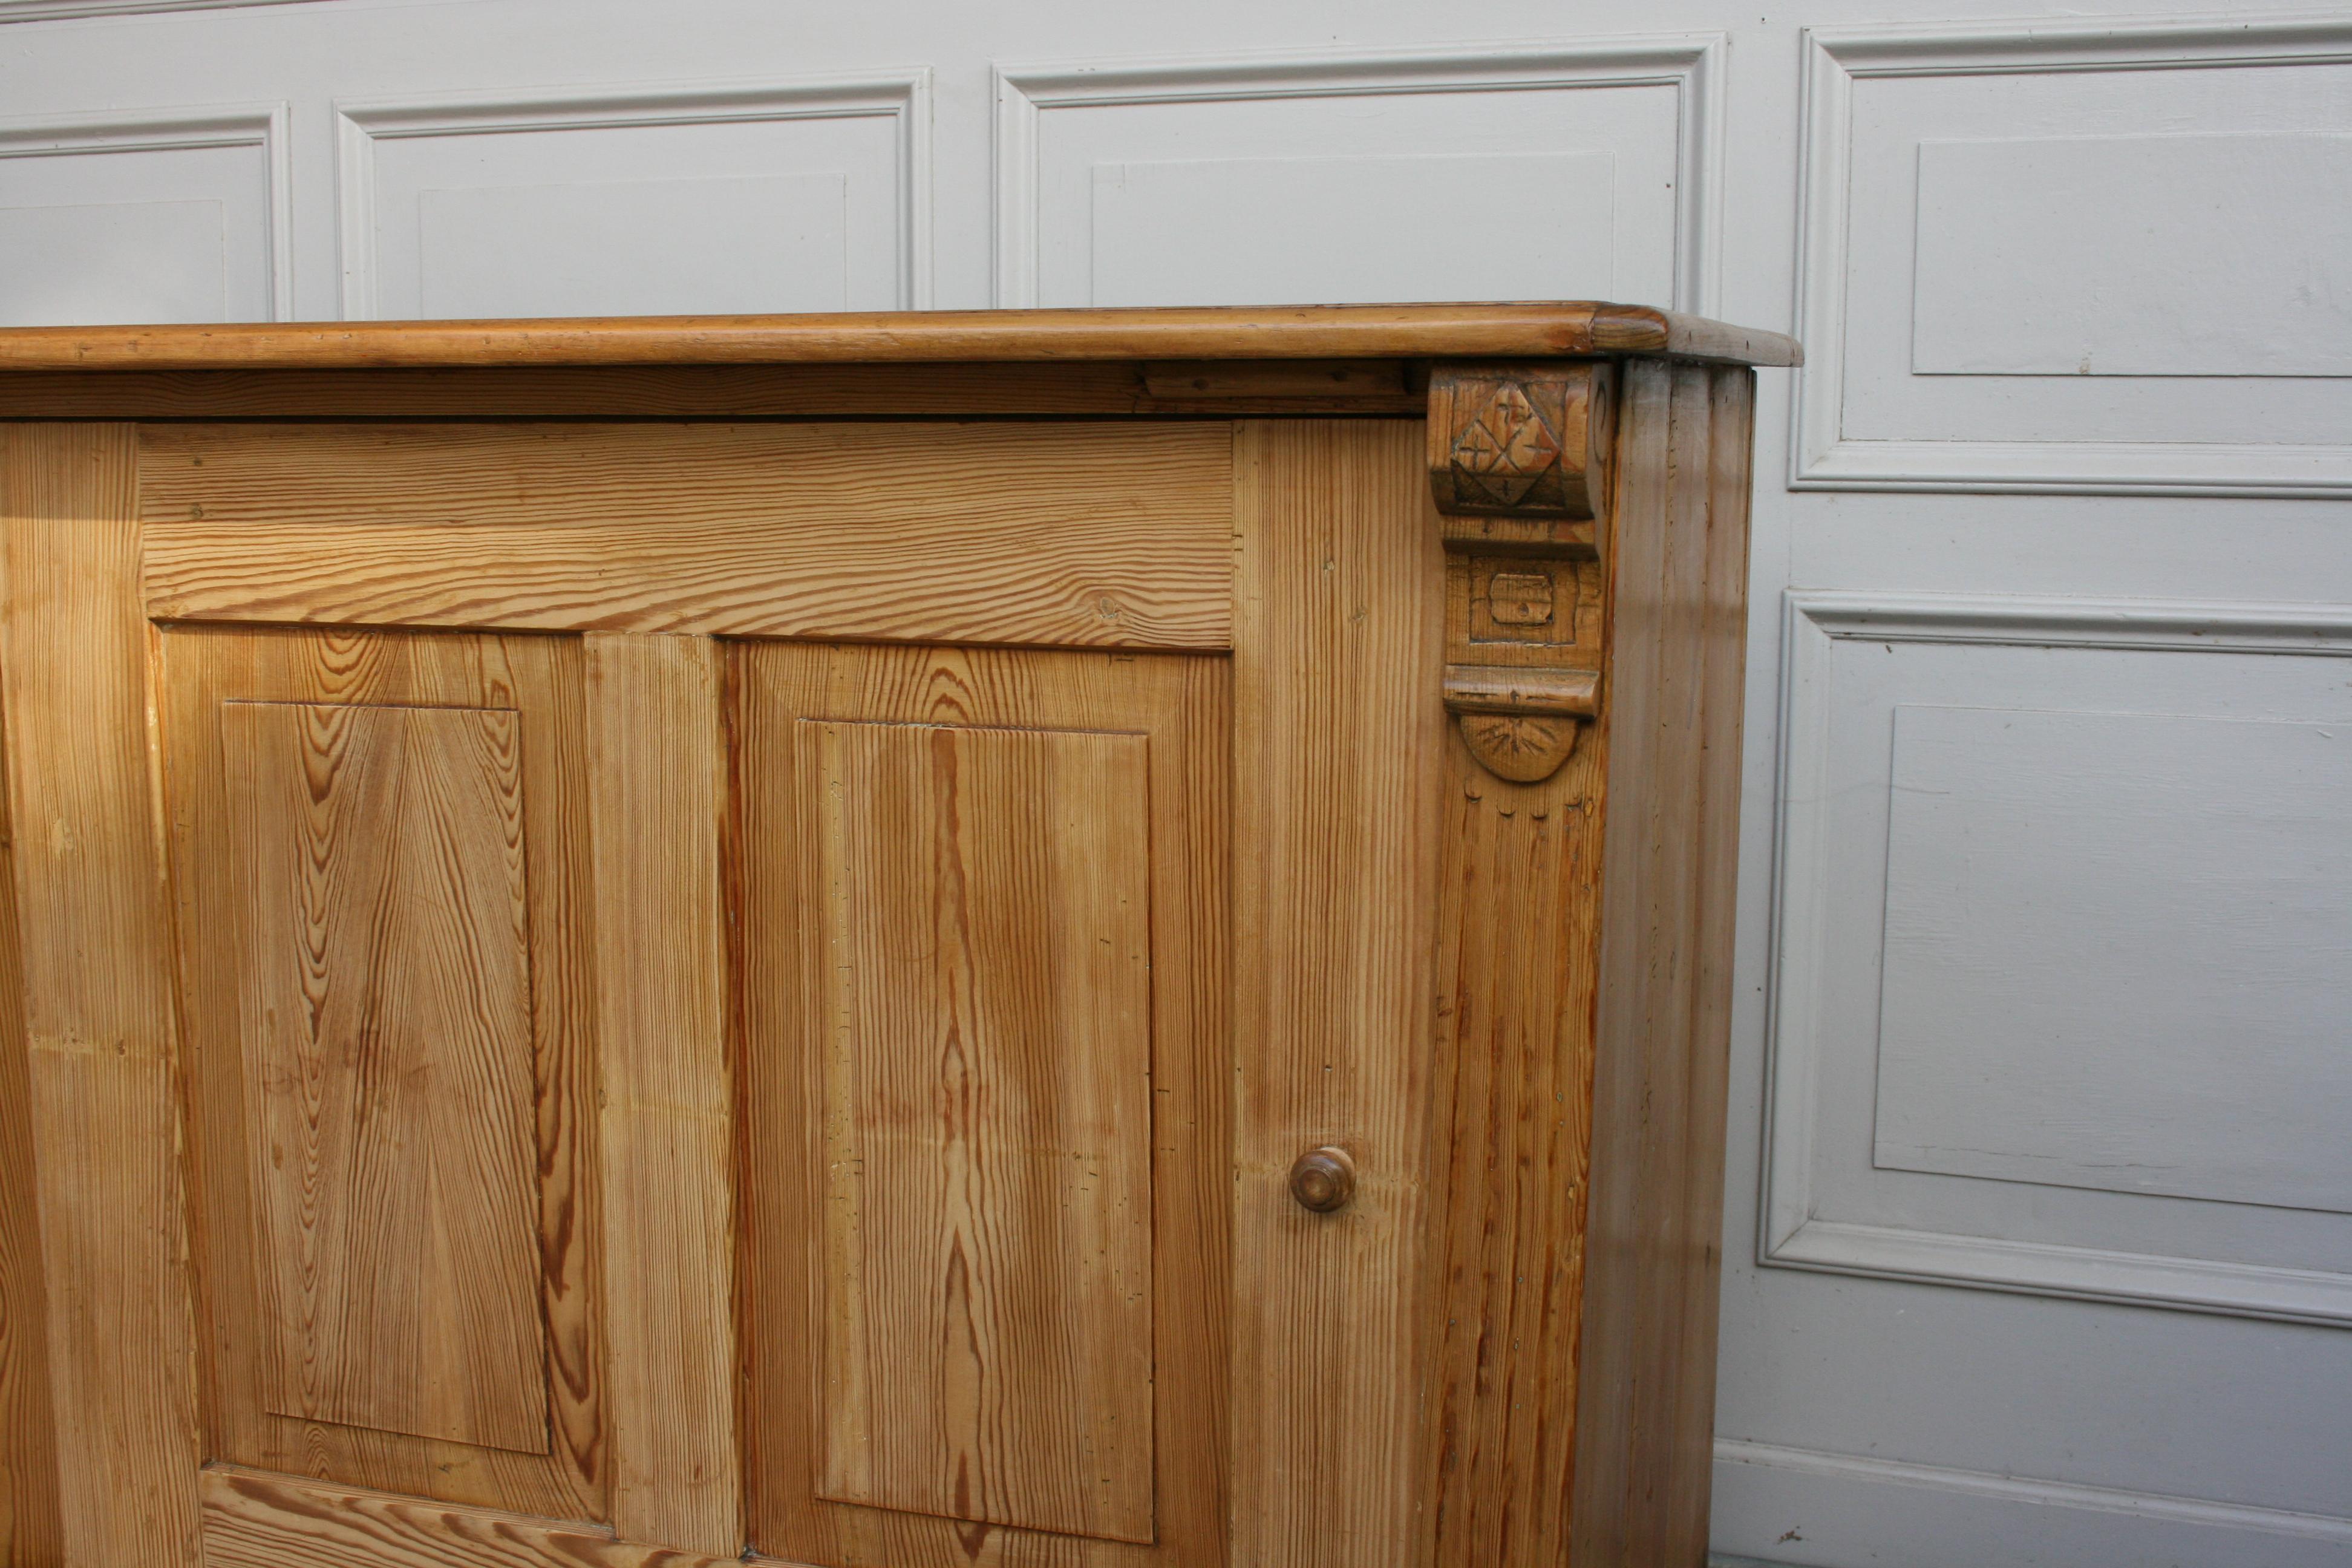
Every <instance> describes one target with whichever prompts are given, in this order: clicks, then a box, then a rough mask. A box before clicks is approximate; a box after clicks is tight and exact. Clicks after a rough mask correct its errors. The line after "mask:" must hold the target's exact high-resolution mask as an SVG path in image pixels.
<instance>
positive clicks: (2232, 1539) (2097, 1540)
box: [1709, 1438, 2352, 1568]
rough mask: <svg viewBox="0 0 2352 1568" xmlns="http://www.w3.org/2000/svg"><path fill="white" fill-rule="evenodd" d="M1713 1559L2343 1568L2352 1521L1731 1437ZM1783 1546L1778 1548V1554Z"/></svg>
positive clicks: (1719, 1446) (1884, 1566) (1722, 1461)
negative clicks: (1829, 1451)
mask: <svg viewBox="0 0 2352 1568" xmlns="http://www.w3.org/2000/svg"><path fill="white" fill-rule="evenodd" d="M1715 1499H1716V1500H1715V1529H1714V1535H1715V1542H1716V1545H1717V1555H1715V1556H1713V1557H1711V1558H1710V1559H1709V1562H1710V1568H2003V1565H2008V1564H2014V1565H2017V1568H2024V1565H2025V1564H2029V1563H2123V1562H2130V1563H2176V1562H2177V1563H2197V1564H2199V1568H2342V1565H2343V1564H2344V1563H2346V1562H2347V1558H2352V1519H2347V1518H2342V1517H2338V1516H2335V1515H2329V1514H2318V1513H2301V1512H2295V1511H2293V1510H2286V1509H2276V1508H2263V1507H2256V1506H2252V1505H2250V1504H2244V1503H2231V1502H2221V1501H2215V1500H2207V1499H2201V1498H2185V1497H2174V1496H2166V1495H2162V1494H2158V1493H2152V1492H2137V1491H2126V1490H2122V1489H2116V1488H2109V1487H2095V1486H2083V1485H2079V1484H2076V1483H2074V1482H2067V1481H2051V1480H2040V1479H2033V1478H2031V1477H2023V1476H2000V1475H1992V1474H1989V1473H1986V1472H1984V1471H1980V1470H1963V1469H1953V1468H1944V1467H1940V1466H1933V1465H1916V1464H1908V1463H1904V1462H1901V1461H1897V1460H1892V1459H1875V1458H1860V1457H1857V1456H1853V1455H1846V1454H1828V1453H1821V1452H1817V1451H1815V1450H1812V1449H1806V1448H1790V1447H1781V1446H1780V1445H1777V1444H1770V1443H1751V1442H1745V1441H1741V1440H1738V1439H1731V1438H1723V1439H1718V1440H1717V1443H1716V1446H1715ZM1765 1553H1769V1556H1767V1555H1764V1554H1765Z"/></svg>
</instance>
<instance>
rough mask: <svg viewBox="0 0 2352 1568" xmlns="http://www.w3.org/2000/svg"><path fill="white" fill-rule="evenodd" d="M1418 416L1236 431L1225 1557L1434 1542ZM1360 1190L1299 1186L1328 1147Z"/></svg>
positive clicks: (1432, 594)
mask: <svg viewBox="0 0 2352 1568" xmlns="http://www.w3.org/2000/svg"><path fill="white" fill-rule="evenodd" d="M1422 447H1423V426H1422V425H1421V424H1420V423H1419V422H1418V421H1402V420H1398V421H1385V420H1381V421H1373V420H1364V421H1353V420H1351V421H1336V420H1334V421H1325V422H1308V421H1267V422H1262V423H1261V422H1250V423H1244V424H1243V425H1241V426H1238V427H1237V431H1236V446H1235V452H1234V503H1235V506H1234V510H1235V516H1234V532H1235V535H1236V548H1237V549H1238V551H1239V552H1240V555H1239V560H1238V563H1237V571H1236V574H1235V583H1234V786H1235V800H1234V843H1235V845H1236V846H1237V854H1236V857H1235V881H1234V952H1235V953H1236V954H1237V955H1238V957H1239V968H1238V971H1237V973H1236V977H1235V985H1234V1004H1235V1018H1234V1025H1235V1042H1236V1046H1235V1059H1236V1062H1237V1063H1238V1065H1239V1068H1240V1070H1239V1072H1238V1073H1237V1074H1236V1077H1235V1079H1234V1096H1235V1098H1234V1117H1235V1128H1234V1133H1235V1182H1236V1187H1235V1192H1234V1276H1235V1279H1234V1301H1235V1303H1236V1306H1235V1311H1236V1317H1235V1322H1234V1561H1235V1563H1244V1564H1264V1565H1265V1568H1276V1565H1279V1568H1402V1564H1405V1563H1410V1562H1412V1561H1414V1560H1415V1559H1416V1558H1417V1557H1418V1555H1419V1548H1418V1546H1417V1544H1416V1542H1418V1541H1419V1540H1420V1539H1421V1538H1422V1537H1421V1531H1423V1528H1424V1526H1423V1519H1422V1517H1421V1516H1422V1514H1423V1496H1422V1491H1421V1489H1418V1488H1416V1487H1415V1485H1414V1484H1413V1472H1414V1467H1415V1464H1416V1462H1417V1460H1418V1458H1419V1457H1420V1452H1421V1450H1420V1423H1421V1421H1422V1416H1423V1399H1422V1381H1421V1373H1422V1364H1421V1357H1422V1352H1423V1343H1424V1342H1423V1322H1424V1319H1423V1314H1422V1312H1421V1306H1422V1301H1421V1287H1422V1274H1421V1268H1422V1265H1421V1258H1422V1246H1421V1244H1422V1238H1423V1235H1424V1229H1423V1227H1424V1226H1425V1225H1426V1223H1427V1214H1426V1204H1427V1196H1426V1194H1427V1187H1428V1183H1427V1171H1426V1159H1427V1152H1428V1151H1427V1144H1426V1142H1425V1137H1426V1133H1425V1130H1426V1127H1427V1125H1428V1123H1427V1121H1426V1120H1425V1118H1426V1107H1427V1099H1426V1095H1427V1067H1426V1063H1427V1059H1428V1056H1429V1052H1430V1046H1431V1040H1432V1037H1433V1026H1434V1023H1435V1020H1434V1018H1433V1013H1434V1006H1433V994H1434V993H1435V990H1436V986H1435V983H1434V976H1433V960H1434V953H1435V951H1436V921H1437V905H1438V860H1439V857H1438V850H1437V845H1438V827H1439V821H1440V817H1441V808H1440V801H1441V790H1442V787H1443V779H1444V772H1443V770H1444V763H1443V759H1444V754H1445V753H1444V742H1445V737H1444V733H1443V732H1442V729H1441V726H1443V725H1444V722H1445V714H1444V710H1443V709H1442V708H1441V707H1440V706H1439V704H1438V701H1437V700H1436V697H1437V692H1438V690H1439V689H1440V685H1441V682H1442V679H1443V676H1442V673H1441V671H1442V666H1443V663H1444V562H1443V559H1442V555H1441V551H1440V547H1439V542H1438V532H1437V529H1436V527H1435V526H1434V524H1433V519H1432V516H1431V511H1430V500H1429V494H1428V479H1427V474H1426V471H1425V469H1424V468H1423V449H1422ZM1326 1144H1336V1145H1340V1146H1343V1147H1345V1148H1346V1149H1347V1150H1348V1152H1349V1154H1350V1155H1351V1156H1352V1157H1353V1160H1354V1163H1355V1166H1356V1173H1357V1180H1356V1189H1355V1197H1354V1199H1353V1201H1352V1202H1350V1203H1349V1205H1347V1206H1346V1207H1344V1208H1342V1209H1339V1211H1338V1212H1336V1213H1330V1214H1316V1213H1311V1212H1309V1211H1308V1210H1307V1209H1305V1208H1303V1207H1301V1206H1300V1205H1298V1204H1297V1202H1295V1201H1294V1200H1293V1199H1292V1197H1291V1195H1290V1193H1289V1191H1288V1188H1287V1180H1286V1178H1287V1175H1288V1173H1289V1170H1290V1167H1291V1163H1292V1162H1293V1161H1294V1160H1295V1159H1297V1157H1298V1156H1299V1155H1300V1154H1302V1153H1304V1152H1307V1151H1309V1150H1312V1149H1315V1148H1317V1147H1318V1146H1321V1145H1326Z"/></svg>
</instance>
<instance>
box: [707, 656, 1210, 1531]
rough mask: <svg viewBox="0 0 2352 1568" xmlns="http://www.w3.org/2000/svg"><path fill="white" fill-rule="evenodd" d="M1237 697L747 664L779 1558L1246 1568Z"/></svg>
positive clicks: (1074, 670)
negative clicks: (1233, 746) (1231, 1349)
mask: <svg viewBox="0 0 2352 1568" xmlns="http://www.w3.org/2000/svg"><path fill="white" fill-rule="evenodd" d="M1226 700H1227V698H1226V684H1225V668H1224V666H1223V661H1220V660H1206V659H1196V658H1173V657H1165V656H1141V657H1139V656H1132V655H1106V654H1084V653H1071V652H1011V651H991V650H985V649H953V648H879V647H811V646H804V645H803V646H788V645H745V646H743V647H740V648H739V649H738V651H737V653H736V679H735V698H734V708H733V711H734V713H735V716H736V717H735V722H736V752H735V767H736V785H735V790H734V795H735V799H736V801H737V803H738V808H739V810H740V814H741V818H740V828H739V839H740V844H741V855H742V865H743V873H742V875H743V881H742V892H741V903H740V908H741V920H740V941H741V942H742V950H741V958H740V964H739V972H740V976H741V981H740V993H739V994H740V1006H741V1008H742V1018H743V1029H744V1042H745V1044H744V1054H743V1058H742V1059H743V1062H744V1065H745V1071H746V1073H747V1075H748V1076H747V1083H746V1090H747V1092H746V1106H747V1110H746V1120H745V1131H746V1136H747V1140H748V1148H747V1155H748V1158H747V1179H746V1181H745V1183H744V1187H743V1192H744V1198H745V1202H746V1205H747V1224H746V1237H747V1240H746V1247H747V1255H746V1272H747V1284H748V1287H749V1289H748V1293H747V1298H746V1300H747V1313H746V1317H745V1321H744V1342H745V1348H746V1352H747V1354H748V1356H749V1359H750V1382H749V1387H750V1391H751V1418H750V1420H749V1422H748V1423H747V1427H746V1430H747V1434H748V1437H749V1441H750V1444H751V1456H750V1465H749V1470H750V1475H751V1515H752V1531H751V1536H752V1545H753V1548H754V1550H755V1551H756V1552H761V1553H769V1554H773V1555H776V1556H780V1557H785V1558H790V1559H793V1560H795V1561H799V1562H807V1563H827V1564H837V1565H840V1568H929V1565H936V1568H949V1565H951V1564H970V1563H982V1564H1004V1565H1008V1568H1028V1565H1039V1568H1044V1565H1049V1564H1050V1565H1055V1568H1063V1565H1066V1568H1147V1565H1150V1568H1158V1565H1160V1564H1188V1565H1189V1564H1194V1563H1199V1564H1210V1563H1222V1562H1223V1561H1224V1560H1225V1544H1224V1542H1225V1518H1226V1507H1225V1498H1224V1493H1223V1485H1224V1476H1225V1473H1226V1456H1227V1448H1226V1446H1225V1441H1224V1430H1223V1406H1224V1399H1225V1394H1226V1387H1225V1369H1226V1361H1225V1348H1224V1347H1225V1342H1226V1332H1227V1330H1226V1324H1225V1321H1224V1312H1225V1310H1226V1304H1227V1301H1228V1299H1229V1296H1228V1279H1229V1274H1228V1269H1229V1262H1228V1256H1229V1255H1228V1251H1227V1243H1226V1237H1227V1232H1226V1217H1227V1215H1228V1214H1229V1212H1230V1210H1229V1203H1230V1197H1229V1194H1230V1187H1229V1182H1230V1167H1229V1165H1228V1163H1227V1160H1228V1152H1229V1144H1228V1139H1227V1132H1226V1129H1227V1127H1228V1126H1229V1122H1228V1120H1227V1115H1228V1104H1229V1100H1228V1096H1229V1094H1230V1072H1231V1066H1230V1063H1231V1058H1230V1056H1229V1054H1228V1049H1229V1043H1228V1039H1227V1036H1226V1031H1225V1026H1224V1018H1225V1011H1224V1008H1225V992H1224V968H1223V954H1224V940H1225V924H1224V919H1225V887H1224V875H1225V856H1226V839H1225V837H1224V802H1225V798H1226V795H1225V791H1226V785H1227V775H1226V772H1225V769H1226V765H1227V761H1228V753H1227V752H1226V749H1225V744H1224V741H1225V735H1226V732H1227V731H1226V724H1227V719H1226ZM1145 963H1148V975H1149V978H1148V983H1147V981H1146V978H1145V972H1144V969H1143V967H1142V966H1143V965H1144V964H1145ZM893 1358H895V1361H896V1363H897V1364H893ZM1055 1406H1058V1408H1057V1407H1055ZM1138 1425H1141V1426H1143V1427H1144V1428H1145V1429H1144V1430H1142V1431H1135V1430H1132V1429H1131V1428H1133V1427H1135V1426H1138ZM1155 1460H1156V1462H1155ZM1080 1461H1084V1464H1083V1468H1080V1463H1079V1462H1080ZM1155 1471H1156V1485H1155ZM851 1497H856V1498H858V1499H859V1500H856V1501H846V1500H838V1499H844V1498H851ZM829 1499H831V1500H829ZM1015 1519H1017V1520H1018V1521H1019V1522H1018V1523H1013V1522H1011V1521H1013V1520H1015ZM1024 1526H1028V1528H1024ZM1113 1532H1123V1533H1124V1534H1126V1535H1128V1536H1129V1537H1133V1538H1135V1539H1131V1540H1118V1539H1109V1538H1108V1537H1109V1536H1110V1535H1111V1534H1112V1533H1113Z"/></svg>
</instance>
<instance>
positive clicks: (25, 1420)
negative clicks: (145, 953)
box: [0, 552, 65, 1568]
mask: <svg viewBox="0 0 2352 1568" xmlns="http://www.w3.org/2000/svg"><path fill="white" fill-rule="evenodd" d="M6 584H7V563H6V557H5V552H0V603H5V595H6V593H7V585H6ZM6 763H7V737H6V736H5V733H0V780H5V778H6V777H7V766H6ZM39 1205H40V1194H39V1193H38V1191H37V1189H36V1187H35V1184H34V1179H33V1085H32V1068H31V1064H30V1062H29V1061H28V1060H27V1059H26V1036H25V971H24V944H23V942H21V941H20V940H19V939H18V936H17V930H16V841H15V835H14V834H13V833H12V832H11V830H10V823H9V816H8V801H7V792H6V790H5V787H0V1565H5V1568H40V1565H42V1564H45V1563H55V1562H58V1561H59V1560H61V1559H62V1558H63V1557H64V1555H65V1542H64V1540H63V1538H62V1536H61V1535H60V1534H59V1521H58V1452H57V1447H56V1432H57V1415H56V1409H55V1407H54V1406H53V1405H51V1404H50V1402H49V1349H48V1337H47V1336H48V1311H47V1303H46V1297H47V1291H45V1290H44V1289H43V1288H42V1281H41V1222H40V1206H39Z"/></svg>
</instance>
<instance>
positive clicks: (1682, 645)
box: [1570, 361, 1754, 1568]
mask: <svg viewBox="0 0 2352 1568" xmlns="http://www.w3.org/2000/svg"><path fill="white" fill-rule="evenodd" d="M1753 388H1754V376H1753V374H1752V373H1751V372H1748V371H1747V370H1744V369H1737V368H1732V369H1718V368H1710V367H1706V366H1698V365H1668V364H1665V363H1659V362H1655V361H1634V362H1632V363H1629V364H1628V366H1627V367H1626V375H1625V380H1624V389H1625V390H1624V404H1623V414H1622V424H1621V432H1622V433H1621V437H1620V447H1619V463H1618V481H1617V495H1616V506H1615V515H1614V521H1613V526H1612V529H1611V531H1610V542H1611V545H1610V552H1609V555H1610V567H1611V573H1612V594H1611V604H1612V611H1611V613H1612V626H1611V648H1612V656H1611V660H1610V669H1609V677H1608V683H1607V687H1606V689H1605V692H1604V695H1603V700H1602V707H1601V723H1602V724H1603V725H1604V726H1605V727H1606V729H1607V731H1608V749H1609V755H1608V784H1607V788H1608V798H1609V800H1610V802H1611V805H1612V809H1611V812H1610V816H1609V821H1608V826H1607V828H1606V830H1605V840H1604V846H1603V856H1602V873H1601V877H1602V882H1601V963H1600V974H1601V980H1600V996H1599V1002H1598V1007H1597V1011H1596V1015H1595V1016H1596V1032H1595V1070H1594V1081H1593V1106H1592V1165H1591V1199H1590V1203H1589V1205H1588V1208H1587V1229H1586V1238H1585V1248H1586V1274H1585V1293H1584V1323H1583V1341H1582V1349H1581V1352H1580V1363H1579V1364H1580V1389H1579V1392H1578V1401H1577V1423H1576V1431H1577V1442H1576V1458H1575V1475H1574V1490H1573V1493H1572V1503H1571V1506H1572V1509H1573V1512H1572V1515H1571V1530H1570V1562H1571V1563H1574V1564H1575V1565H1576V1568H1603V1565H1607V1568H1632V1565H1634V1564H1639V1565H1641V1568H1699V1564H1701V1563H1703V1562H1704V1561H1705V1560H1706V1526H1707V1486H1708V1479H1709V1471H1710V1453H1709V1449H1710V1447H1711V1431H1712V1422H1713V1415H1714V1397H1715V1331H1716V1316H1717V1300H1716V1297H1717V1278H1718V1275H1719V1273H1720V1270H1721V1266H1722V1249H1721V1234H1720V1233H1721V1227H1722V1208H1723V1117H1724V1094H1725V1084H1726V1076H1727V1070H1728V1068H1727V1052H1728V1034H1729V1006H1730V963H1731V937H1732V911H1733V908H1734V898H1733V892H1734V889H1733V887H1732V882H1733V876H1734V872H1735V869H1736V866H1735V858H1734V850H1735V847H1736V842H1737V837H1738V806H1739V725H1740V705H1741V698H1742V675H1741V666H1742V662H1743V657H1744V649H1745V646H1746V643H1745V637H1746V600H1747V569H1748V483H1749V471H1748V449H1749V445H1750V439H1751V420H1752V409H1753V401H1752V400H1753V395H1754V394H1753Z"/></svg>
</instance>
